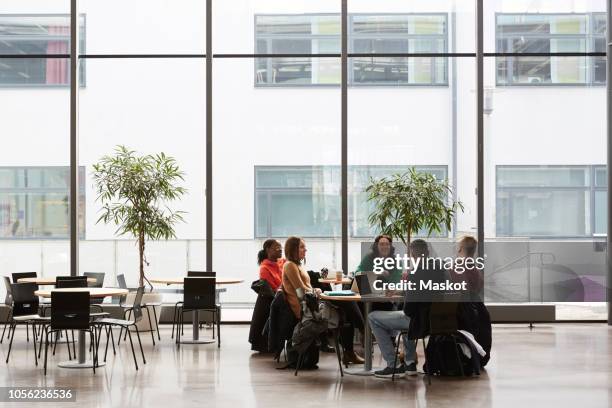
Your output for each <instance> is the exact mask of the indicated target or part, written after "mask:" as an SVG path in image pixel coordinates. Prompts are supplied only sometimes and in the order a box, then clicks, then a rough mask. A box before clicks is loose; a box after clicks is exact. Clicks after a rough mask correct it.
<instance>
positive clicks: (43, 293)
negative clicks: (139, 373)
mask: <svg viewBox="0 0 612 408" xmlns="http://www.w3.org/2000/svg"><path fill="white" fill-rule="evenodd" d="M51 292H89V297H91V298H97V299H99V298H104V297H106V296H123V295H127V294H128V292H129V291H128V290H127V289H120V288H62V289H53V290H37V291H36V292H34V294H35V295H37V296H40V297H44V298H50V297H51ZM51 307H53V305H52V306H51ZM85 343H86V341H85V331H84V330H79V351H78V354H77V356H78V358H77V361H63V362H61V363H59V364H58V365H59V366H60V367H64V368H92V367H93V361H91V360H89V361H87V354H86V352H85V349H86V346H85ZM104 364H105V363H104V362H98V366H103V365H104Z"/></svg>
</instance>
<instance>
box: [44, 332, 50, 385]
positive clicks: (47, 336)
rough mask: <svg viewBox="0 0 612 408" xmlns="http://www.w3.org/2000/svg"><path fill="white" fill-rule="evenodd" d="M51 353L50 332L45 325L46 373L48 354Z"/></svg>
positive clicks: (45, 369) (45, 371)
mask: <svg viewBox="0 0 612 408" xmlns="http://www.w3.org/2000/svg"><path fill="white" fill-rule="evenodd" d="M48 354H49V332H48V331H47V328H46V327H45V365H44V367H45V368H44V373H45V375H47V355H48Z"/></svg>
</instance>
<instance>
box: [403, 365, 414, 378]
mask: <svg viewBox="0 0 612 408" xmlns="http://www.w3.org/2000/svg"><path fill="white" fill-rule="evenodd" d="M404 367H406V371H405V373H406V377H410V376H413V375H417V365H416V363H410V364H408V365H405V366H404Z"/></svg>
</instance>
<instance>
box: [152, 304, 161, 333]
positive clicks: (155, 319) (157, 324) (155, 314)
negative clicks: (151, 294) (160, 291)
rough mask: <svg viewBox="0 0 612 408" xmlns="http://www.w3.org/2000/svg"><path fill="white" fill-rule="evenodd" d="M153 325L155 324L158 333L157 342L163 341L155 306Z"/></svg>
mask: <svg viewBox="0 0 612 408" xmlns="http://www.w3.org/2000/svg"><path fill="white" fill-rule="evenodd" d="M153 323H155V330H156V331H157V340H159V341H161V336H160V335H159V323H157V310H155V306H153Z"/></svg>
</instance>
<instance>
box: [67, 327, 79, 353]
mask: <svg viewBox="0 0 612 408" xmlns="http://www.w3.org/2000/svg"><path fill="white" fill-rule="evenodd" d="M70 334H71V336H72V355H73V356H74V358H76V357H77V352H76V342H75V341H74V330H70ZM66 338H68V332H66Z"/></svg>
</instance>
